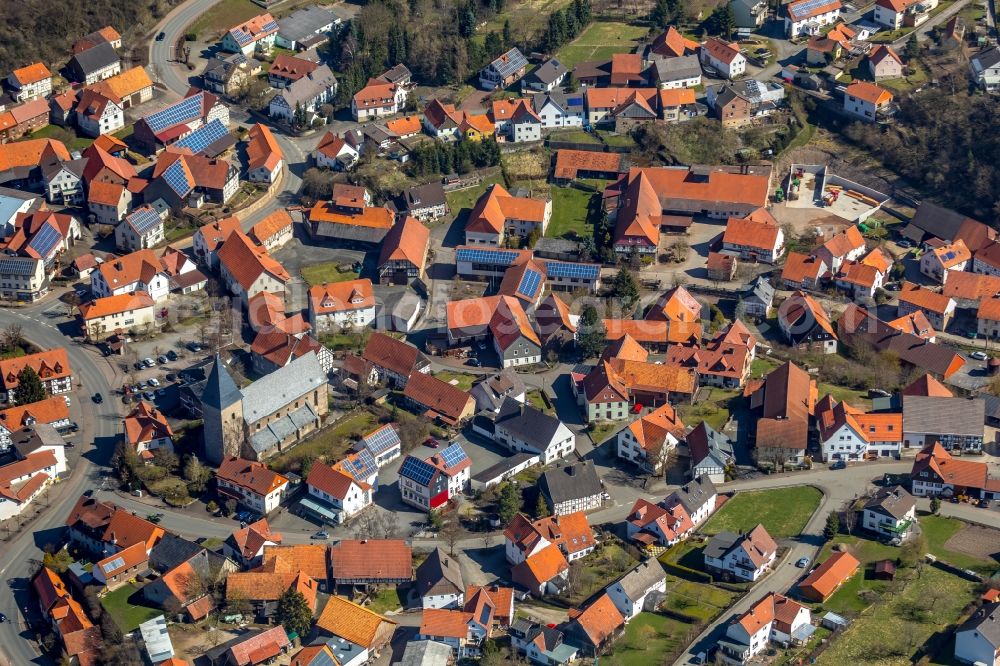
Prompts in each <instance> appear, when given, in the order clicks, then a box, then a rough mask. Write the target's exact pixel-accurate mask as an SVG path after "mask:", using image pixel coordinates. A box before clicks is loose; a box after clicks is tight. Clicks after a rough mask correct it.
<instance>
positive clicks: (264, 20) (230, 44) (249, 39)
mask: <svg viewBox="0 0 1000 666" xmlns="http://www.w3.org/2000/svg"><path fill="white" fill-rule="evenodd" d="M277 36H278V23H277V21H275V20H274V17H273V16H271V15H270V14H269V13H264V14H258V15H257V16H254V17H252V18H250V19H248V20H246V21H244V22H243V23H240V24H239V25H237V26H233V27H232V28H230V29H229V31H228V32H226V34H225V35H223V36H222V41H221V42H220V45H221V47H222V50H223V51H228V52H230V53H242V54H243V55H245V56H250V55H253V54H254V53H270V52H271V49H272V48H273V47H274V40H275V39H276V38H277Z"/></svg>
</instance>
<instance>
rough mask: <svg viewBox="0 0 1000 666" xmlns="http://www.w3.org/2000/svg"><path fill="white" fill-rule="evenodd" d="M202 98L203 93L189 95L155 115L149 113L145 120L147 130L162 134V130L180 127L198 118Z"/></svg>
mask: <svg viewBox="0 0 1000 666" xmlns="http://www.w3.org/2000/svg"><path fill="white" fill-rule="evenodd" d="M203 96H204V93H198V94H196V95H191V96H190V97H188V98H186V99H182V100H181V101H179V102H177V103H176V104H171V105H170V106H168V107H167V108H165V109H162V110H160V111H157V112H156V113H151V114H149V115H148V116H146V118H145V120H146V124H147V125H149V129H151V130H153V131H154V132H162V131H163V130H165V129H167V128H170V127H174V126H175V125H180V124H181V123H186V122H189V121H191V120H194V119H195V118H200V117H201V105H202V98H203Z"/></svg>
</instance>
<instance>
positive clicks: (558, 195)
mask: <svg viewBox="0 0 1000 666" xmlns="http://www.w3.org/2000/svg"><path fill="white" fill-rule="evenodd" d="M551 194H552V219H551V220H550V221H549V227H548V229H547V230H546V232H545V235H546V236H550V237H552V238H561V237H563V236H576V237H578V238H584V237H586V236H593V235H594V221H593V220H591V219H590V199H591V197H593V196H594V193H593V192H584V191H583V190H578V189H576V188H575V187H553V188H552V190H551Z"/></svg>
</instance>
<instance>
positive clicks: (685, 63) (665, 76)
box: [653, 55, 701, 83]
mask: <svg viewBox="0 0 1000 666" xmlns="http://www.w3.org/2000/svg"><path fill="white" fill-rule="evenodd" d="M653 67H655V68H656V79H657V80H658V81H661V82H663V83H667V82H670V81H680V80H683V79H693V78H694V77H696V76H699V75H701V63H699V62H698V56H696V55H686V56H680V57H678V58H661V57H657V56H654V57H653Z"/></svg>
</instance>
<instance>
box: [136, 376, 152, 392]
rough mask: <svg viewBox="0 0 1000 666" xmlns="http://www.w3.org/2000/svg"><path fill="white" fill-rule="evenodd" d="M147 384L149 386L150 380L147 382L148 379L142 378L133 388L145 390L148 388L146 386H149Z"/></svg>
mask: <svg viewBox="0 0 1000 666" xmlns="http://www.w3.org/2000/svg"><path fill="white" fill-rule="evenodd" d="M147 386H149V382H147V381H146V380H145V379H144V380H142V381H141V382H139V383H138V384H137V385H136V386H135V387H134V388H133V390H139V391H145V390H146V387H147Z"/></svg>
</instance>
